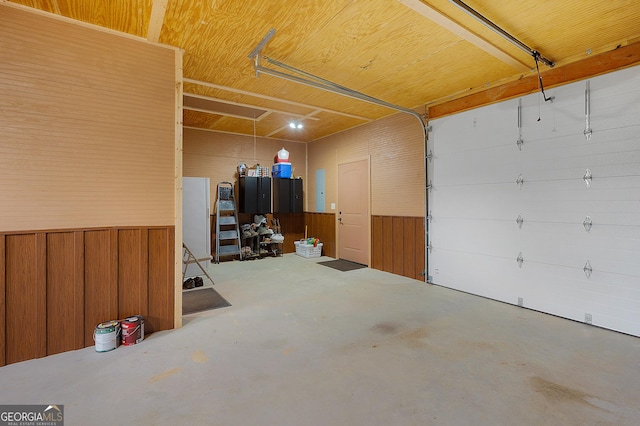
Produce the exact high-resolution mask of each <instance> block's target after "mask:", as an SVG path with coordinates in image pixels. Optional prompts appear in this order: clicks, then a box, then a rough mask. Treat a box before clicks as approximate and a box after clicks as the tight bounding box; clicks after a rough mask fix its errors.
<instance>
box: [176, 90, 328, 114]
mask: <svg viewBox="0 0 640 426" xmlns="http://www.w3.org/2000/svg"><path fill="white" fill-rule="evenodd" d="M183 95H184V96H189V97H192V98H198V99H203V100H206V101H213V102H220V103H225V104H229V105H235V106H241V107H247V108H254V109H261V110H264V111H265V113H264V114H260V115H259V116H257V117H244V116H240V115H232V114H224V113H222V112H220V111H215V110H209V111H208V112H212V113H215V114H220V115H229V116H231V117H237V118H244V119H246V120H252V121H253V120H255V121H260V120H262V119H263V118H265V117H266V116H267V115H269V114H271V113H277V114H283V115H289V116H292V117H298V118H309V116H308V115H306V114H298V113H294V112H289V111H282V110H279V109H274V108H267V107H262V106H256V105H251V104H245V103H242V102H234V101H228V100H226V99H221V98H215V97H213V96H205V95H198V94H196V93H188V92H185V93H183ZM184 108H185V109H190V110H193V111H196V109H195V108H188V107H184ZM198 111H200V112H207V110H204V109H199V110H198ZM311 119H312V120H319V118H317V117H312V118H311Z"/></svg>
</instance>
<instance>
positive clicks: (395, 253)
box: [389, 217, 405, 275]
mask: <svg viewBox="0 0 640 426" xmlns="http://www.w3.org/2000/svg"><path fill="white" fill-rule="evenodd" d="M392 224H393V245H392V246H391V253H389V255H390V256H392V257H393V273H394V274H397V275H405V273H404V260H403V257H404V227H403V225H404V219H403V218H402V217H393V219H392Z"/></svg>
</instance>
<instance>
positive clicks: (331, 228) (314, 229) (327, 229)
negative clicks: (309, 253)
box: [300, 212, 337, 258]
mask: <svg viewBox="0 0 640 426" xmlns="http://www.w3.org/2000/svg"><path fill="white" fill-rule="evenodd" d="M304 223H305V225H306V226H307V236H308V237H315V238H319V239H320V242H322V255H323V256H329V257H333V258H335V257H336V253H337V251H336V215H335V213H311V212H305V214H304ZM300 238H304V229H303V230H302V236H301V237H300Z"/></svg>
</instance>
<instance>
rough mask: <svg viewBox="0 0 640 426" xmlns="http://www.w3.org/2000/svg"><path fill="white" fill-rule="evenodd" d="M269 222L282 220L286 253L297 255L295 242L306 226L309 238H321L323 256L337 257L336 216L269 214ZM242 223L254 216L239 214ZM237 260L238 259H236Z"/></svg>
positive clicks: (213, 240) (302, 236)
mask: <svg viewBox="0 0 640 426" xmlns="http://www.w3.org/2000/svg"><path fill="white" fill-rule="evenodd" d="M266 217H267V221H268V222H269V223H271V218H273V217H275V218H277V219H279V220H280V226H281V227H282V234H283V235H284V245H283V250H284V252H285V253H295V252H296V247H295V244H294V242H295V241H297V240H301V239H303V238H304V230H305V226H306V227H307V236H309V237H316V238H319V239H320V241H321V242H322V254H323V256H329V257H335V256H336V225H335V223H336V215H335V214H333V213H309V212H305V213H276V214H271V213H270V214H267V215H266ZM238 220H239V221H240V223H250V222H251V221H252V220H253V215H250V214H246V213H240V214H238ZM211 229H213V230H215V220H212V227H211ZM212 235H213V234H212ZM211 247H212V249H215V236H213V237H212V245H211ZM236 258H237V257H236Z"/></svg>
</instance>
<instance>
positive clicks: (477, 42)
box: [398, 0, 532, 72]
mask: <svg viewBox="0 0 640 426" xmlns="http://www.w3.org/2000/svg"><path fill="white" fill-rule="evenodd" d="M398 1H399V2H400V3H402V4H404V5H405V6H407V7H408V8H410V9H413V10H414V11H416V12H418V13H419V14H421V15H422V16H424V17H425V18H427V19H429V20H431V21H433V22H434V23H436V24H438V25H440V26H441V27H443V28H445V29H446V30H448V31H451V32H452V33H454V34H455V35H457V36H458V37H460V38H462V39H464V40H466V41H468V42H469V43H471V44H473V45H474V46H476V47H478V48H480V49H482V50H484V51H485V52H487V53H488V54H490V55H491V56H494V57H495V58H497V59H499V60H500V61H502V62H504V63H505V64H507V65H509V66H511V67H513V68H515V69H517V70H518V71H520V72H528V71H531V68H532V67H531V66H529V65H527V64H524V63H522V62H520V60H518V59H516V58H515V57H513V56H511V55H509V54H508V53H506V52H504V51H502V50H501V49H499V48H497V47H496V46H494V45H493V44H491V43H489V42H488V41H487V40H485V39H483V38H482V37H480V36H479V35H477V34H475V33H472V32H471V31H469V30H468V29H466V28H465V27H463V26H462V25H460V24H458V23H457V22H456V21H454V20H453V19H451V18H449V17H448V16H447V15H445V14H443V13H441V12H440V11H439V10H436V9H434V8H432V7H431V6H428V5H426V4H424V3H423V2H421V1H420V0H398Z"/></svg>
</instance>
